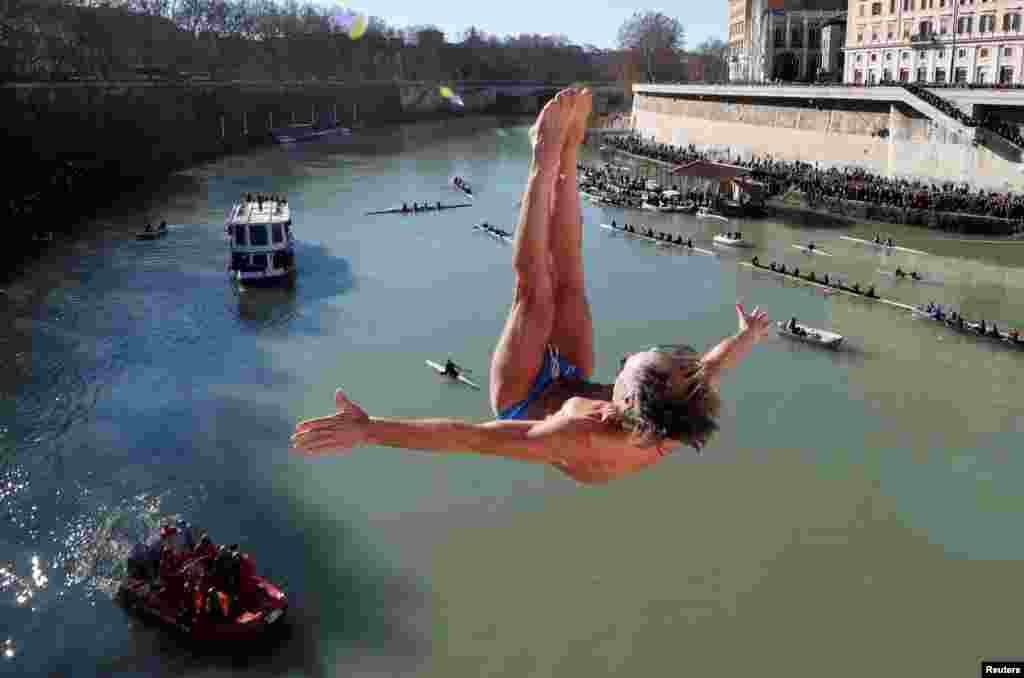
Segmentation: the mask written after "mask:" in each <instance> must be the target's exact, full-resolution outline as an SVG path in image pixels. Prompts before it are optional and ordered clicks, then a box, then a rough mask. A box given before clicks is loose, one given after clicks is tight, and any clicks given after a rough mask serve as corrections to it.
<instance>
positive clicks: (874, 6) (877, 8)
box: [871, 2, 882, 16]
mask: <svg viewBox="0 0 1024 678" xmlns="http://www.w3.org/2000/svg"><path fill="white" fill-rule="evenodd" d="M881 14H882V3H880V2H872V3H871V16H881Z"/></svg>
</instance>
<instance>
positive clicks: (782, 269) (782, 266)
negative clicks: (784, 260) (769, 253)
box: [779, 264, 786, 273]
mask: <svg viewBox="0 0 1024 678" xmlns="http://www.w3.org/2000/svg"><path fill="white" fill-rule="evenodd" d="M785 272H786V265H785V264H779V273H785Z"/></svg>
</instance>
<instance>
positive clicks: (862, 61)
mask: <svg viewBox="0 0 1024 678" xmlns="http://www.w3.org/2000/svg"><path fill="white" fill-rule="evenodd" d="M857 63H858V64H860V63H864V55H863V54H858V55H857Z"/></svg>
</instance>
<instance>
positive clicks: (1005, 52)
mask: <svg viewBox="0 0 1024 678" xmlns="http://www.w3.org/2000/svg"><path fill="white" fill-rule="evenodd" d="M1003 56H1013V48H1012V47H1004V48H1003Z"/></svg>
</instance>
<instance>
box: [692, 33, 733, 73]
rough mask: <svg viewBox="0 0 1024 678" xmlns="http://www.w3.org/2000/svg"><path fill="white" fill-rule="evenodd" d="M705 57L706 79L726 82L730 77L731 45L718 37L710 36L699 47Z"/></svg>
mask: <svg viewBox="0 0 1024 678" xmlns="http://www.w3.org/2000/svg"><path fill="white" fill-rule="evenodd" d="M697 54H700V55H702V56H703V57H704V79H705V80H708V81H711V82H725V81H726V80H728V79H729V46H728V45H727V44H726V43H725V42H724V41H722V40H720V39H718V38H708V39H707V40H705V41H704V42H702V43H701V44H700V46H698V47H697Z"/></svg>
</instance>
